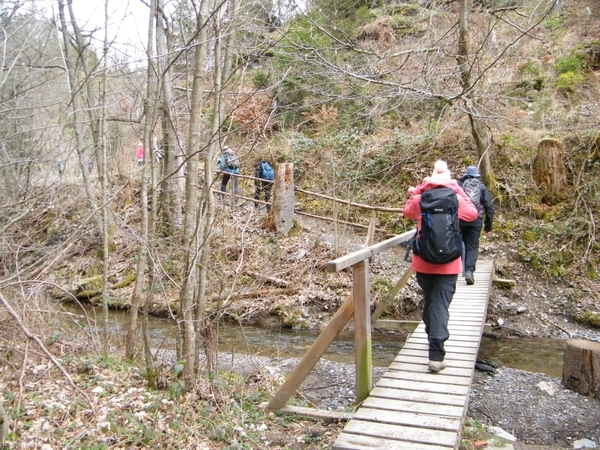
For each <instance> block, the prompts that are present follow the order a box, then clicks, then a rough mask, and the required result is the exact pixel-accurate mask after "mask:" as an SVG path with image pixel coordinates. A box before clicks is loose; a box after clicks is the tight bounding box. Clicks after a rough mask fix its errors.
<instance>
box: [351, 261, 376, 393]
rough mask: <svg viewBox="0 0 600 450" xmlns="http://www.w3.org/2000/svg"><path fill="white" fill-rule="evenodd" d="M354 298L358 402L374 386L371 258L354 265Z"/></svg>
mask: <svg viewBox="0 0 600 450" xmlns="http://www.w3.org/2000/svg"><path fill="white" fill-rule="evenodd" d="M352 277H353V287H352V297H353V298H354V352H355V365H356V403H357V404H359V403H361V402H362V401H364V400H365V399H366V398H367V397H368V396H369V393H370V392H371V389H372V388H373V370H372V368H373V362H372V350H371V302H370V283H369V260H368V259H366V260H363V261H360V262H358V263H356V264H354V265H353V266H352Z"/></svg>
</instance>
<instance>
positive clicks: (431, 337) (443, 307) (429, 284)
mask: <svg viewBox="0 0 600 450" xmlns="http://www.w3.org/2000/svg"><path fill="white" fill-rule="evenodd" d="M436 187H446V188H450V189H452V190H453V191H455V192H456V197H457V200H458V218H459V219H460V220H465V221H467V222H470V221H473V220H475V219H476V218H477V217H478V213H477V208H476V207H475V206H474V205H473V203H471V201H470V200H469V198H468V197H467V195H466V194H465V192H464V191H463V190H462V188H460V187H459V185H458V183H457V182H456V180H454V179H452V176H451V174H450V171H449V170H448V165H447V164H446V162H445V161H437V162H436V163H435V165H434V170H433V173H432V174H431V177H427V178H425V179H424V180H423V182H422V183H421V184H419V185H418V186H417V187H414V188H413V187H411V188H409V190H408V192H409V194H410V198H409V199H408V201H407V202H406V204H405V205H404V208H403V209H402V215H403V216H404V217H406V218H407V219H416V220H417V233H418V232H419V230H420V229H421V207H420V205H419V201H420V200H421V194H422V193H423V192H425V191H427V190H429V189H433V188H436ZM411 267H412V269H413V270H414V271H415V272H416V274H417V282H418V283H419V286H420V287H421V289H422V290H423V298H424V300H425V304H424V307H423V316H422V317H423V322H424V323H425V332H426V333H427V338H428V341H429V365H428V366H429V370H430V371H431V372H439V371H440V370H443V369H445V368H446V367H447V364H446V361H444V357H445V355H446V351H445V350H444V342H446V340H447V339H448V337H450V334H449V333H448V319H449V318H450V314H449V312H448V308H449V307H450V302H451V301H452V297H453V296H454V292H455V291H456V280H457V279H458V274H459V273H461V272H462V259H461V257H458V258H457V259H455V260H454V261H450V262H448V263H445V264H433V263H429V262H427V261H424V260H423V259H422V258H421V257H420V256H418V255H414V254H413V257H412V263H411Z"/></svg>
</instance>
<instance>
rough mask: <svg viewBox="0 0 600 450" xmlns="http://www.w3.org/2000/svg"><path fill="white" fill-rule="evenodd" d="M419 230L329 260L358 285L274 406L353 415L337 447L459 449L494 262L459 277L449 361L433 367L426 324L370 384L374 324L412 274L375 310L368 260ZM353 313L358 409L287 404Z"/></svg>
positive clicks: (348, 417) (317, 413)
mask: <svg viewBox="0 0 600 450" xmlns="http://www.w3.org/2000/svg"><path fill="white" fill-rule="evenodd" d="M413 234H414V231H410V232H407V233H404V234H402V235H399V236H396V237H393V238H391V239H388V240H387V241H383V242H381V243H379V244H375V245H371V246H369V247H367V248H364V249H361V250H359V251H356V252H354V253H351V254H349V255H346V256H344V257H341V258H338V259H336V260H333V261H331V262H329V264H328V270H329V271H332V272H334V271H339V270H343V269H346V268H350V267H351V268H352V272H353V289H352V293H351V294H350V295H349V296H348V298H347V299H346V301H345V302H344V304H343V305H342V306H341V307H340V309H339V310H338V312H337V313H336V314H335V316H334V317H333V318H332V320H331V322H330V323H329V324H328V325H327V327H326V328H325V329H324V330H323V332H322V333H321V335H320V336H319V337H318V338H317V340H316V341H315V343H314V344H313V346H312V347H311V348H310V349H309V351H308V352H307V353H306V355H305V356H304V358H303V359H302V361H301V362H300V363H299V364H298V366H296V368H295V369H294V371H293V372H292V373H291V374H290V376H289V377H288V378H287V380H286V382H285V383H284V384H283V386H282V387H281V388H280V390H279V391H278V392H277V394H276V395H275V396H274V397H273V399H272V400H271V401H270V402H269V403H268V404H263V405H261V406H263V407H264V408H266V409H268V410H278V411H283V412H288V413H297V414H303V415H309V416H313V417H322V418H333V419H337V420H348V423H347V424H346V426H345V427H344V429H343V431H342V433H341V434H340V435H339V436H338V438H337V440H336V442H335V444H334V446H333V448H334V449H339V450H342V449H390V450H395V449H397V450H400V449H406V450H434V449H439V450H446V449H455V450H457V449H458V448H459V446H460V439H461V432H462V428H463V422H464V419H465V416H466V411H467V404H468V399H469V391H470V385H471V379H472V376H473V370H474V368H475V360H476V358H477V352H478V350H479V344H480V341H481V335H482V332H483V327H484V322H485V318H486V313H487V303H488V299H489V294H490V289H491V285H492V274H493V263H492V261H478V263H477V272H476V273H475V275H476V277H475V284H474V285H472V286H467V285H466V283H465V281H464V278H461V277H459V279H458V282H457V287H456V293H455V295H454V298H453V300H452V304H451V306H450V322H449V325H448V328H449V330H450V339H449V340H448V341H447V342H446V345H445V347H446V358H445V360H446V362H447V363H448V367H447V368H446V369H445V370H443V371H442V372H439V373H430V372H429V371H428V366H427V363H428V343H427V335H426V334H425V326H424V324H423V323H422V322H421V323H420V324H419V325H418V326H417V328H416V329H415V331H414V332H413V333H412V335H411V336H410V337H409V339H408V340H407V341H406V343H405V345H404V346H403V347H402V349H401V350H400V353H399V354H398V356H397V357H396V358H395V359H394V361H393V362H392V363H391V365H390V367H389V369H388V370H387V372H386V373H385V374H384V375H383V377H382V378H381V379H380V380H379V381H378V382H377V383H376V385H375V386H373V385H372V365H371V327H372V326H375V327H379V326H386V327H389V326H390V325H391V324H390V322H391V321H380V320H378V318H379V316H380V315H381V313H382V312H383V311H384V310H385V308H387V306H389V304H390V303H391V302H392V301H393V300H394V298H395V297H396V295H397V294H398V292H399V291H400V289H401V288H402V286H403V285H404V284H405V283H406V281H407V280H408V279H409V278H410V276H411V275H412V270H411V269H408V270H407V271H406V272H405V274H404V275H403V276H402V277H401V279H400V281H399V282H398V283H397V284H396V286H395V287H394V289H392V292H391V293H390V295H388V297H387V298H386V299H385V300H384V301H382V302H381V304H380V306H379V307H378V308H377V309H376V310H375V312H374V313H373V315H371V312H370V311H371V305H370V293H369V290H370V289H369V259H370V258H372V257H373V256H375V255H376V254H378V253H381V252H383V251H385V250H387V249H389V248H391V247H393V246H396V245H399V244H401V243H404V242H406V241H407V240H408V239H409V238H410V237H411V236H412V235H413ZM352 316H354V334H355V365H356V404H357V405H358V409H357V410H356V411H355V412H354V413H353V414H348V413H336V412H331V411H323V410H317V409H314V408H299V407H292V406H287V405H286V403H287V401H288V400H289V398H290V397H291V396H292V395H294V394H295V393H296V391H297V390H298V388H299V387H300V385H301V384H302V382H303V381H304V379H305V378H306V376H307V375H308V373H309V372H310V371H311V370H312V368H313V367H314V366H315V364H316V363H317V362H318V360H319V358H320V357H321V356H322V355H323V354H324V353H325V351H326V350H327V348H328V347H329V345H330V344H331V342H333V340H334V339H335V337H336V336H337V335H338V334H339V332H340V331H341V330H342V329H343V328H344V326H345V325H346V324H347V323H348V321H349V320H350V318H352Z"/></svg>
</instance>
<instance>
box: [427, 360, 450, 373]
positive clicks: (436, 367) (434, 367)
mask: <svg viewBox="0 0 600 450" xmlns="http://www.w3.org/2000/svg"><path fill="white" fill-rule="evenodd" d="M446 367H448V364H447V363H446V361H432V360H429V371H430V372H439V371H440V370H444V369H445V368H446Z"/></svg>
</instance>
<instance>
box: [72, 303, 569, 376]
mask: <svg viewBox="0 0 600 450" xmlns="http://www.w3.org/2000/svg"><path fill="white" fill-rule="evenodd" d="M62 307H63V308H64V309H65V310H67V311H69V312H70V313H72V314H75V315H77V316H80V317H81V319H80V320H81V321H80V323H81V326H82V327H86V326H87V324H86V322H85V318H84V315H83V314H82V312H81V309H80V308H79V307H77V306H75V305H68V304H64V305H62ZM86 310H87V313H88V316H89V317H90V319H91V320H95V321H96V323H100V320H101V314H102V311H101V309H100V308H98V307H96V308H94V307H91V306H89V307H86ZM126 321H127V313H126V312H121V311H112V310H111V311H110V312H109V332H110V333H111V334H112V333H119V334H123V333H124V329H125V324H126ZM149 321H150V329H151V332H150V336H151V340H152V346H153V347H154V348H161V349H168V350H174V349H175V340H176V337H177V326H176V323H175V321H174V320H171V319H164V318H157V317H150V318H149ZM96 332H98V333H100V331H99V330H96ZM318 335H319V332H318V331H311V330H290V329H268V328H260V327H251V326H243V327H242V326H235V325H224V326H223V325H222V326H221V327H220V328H219V329H218V336H219V351H221V352H228V353H243V354H252V355H257V356H266V357H279V358H302V357H303V356H304V354H305V353H306V351H307V350H308V349H309V348H310V346H311V345H312V344H313V342H314V341H315V339H316V338H317V336H318ZM371 343H372V355H373V365H375V366H382V367H383V366H388V365H389V364H390V363H391V362H392V360H393V359H394V358H395V357H396V355H397V354H398V351H399V350H400V348H402V345H403V344H404V341H403V340H401V339H398V338H397V337H395V336H390V335H388V334H382V333H373V334H372V338H371ZM564 347H565V341H564V340H561V339H541V338H510V339H498V338H491V337H487V336H484V337H483V339H482V342H481V346H480V349H479V358H485V359H489V360H492V361H494V362H495V363H496V364H497V365H498V367H502V366H505V367H511V368H514V369H520V370H525V371H528V372H541V373H545V374H547V375H550V376H553V377H559V378H560V377H561V376H562V364H563V351H564ZM323 357H324V358H327V359H329V360H332V361H335V362H340V363H346V364H353V363H354V335H353V333H352V332H349V331H343V332H342V333H340V335H339V336H338V337H337V338H336V339H335V340H334V341H333V343H332V344H331V346H330V347H329V349H328V350H327V352H326V353H325V355H324V356H323Z"/></svg>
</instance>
